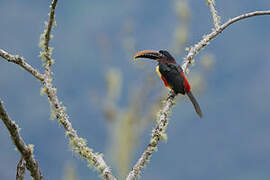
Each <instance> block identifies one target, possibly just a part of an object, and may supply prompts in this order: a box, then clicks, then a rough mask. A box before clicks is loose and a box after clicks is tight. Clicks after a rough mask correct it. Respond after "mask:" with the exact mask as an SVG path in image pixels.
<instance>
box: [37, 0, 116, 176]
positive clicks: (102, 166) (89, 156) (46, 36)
mask: <svg viewBox="0 0 270 180" xmlns="http://www.w3.org/2000/svg"><path fill="white" fill-rule="evenodd" d="M56 3H57V0H53V1H52V3H51V12H50V14H49V23H48V25H47V29H46V30H45V31H44V33H43V34H42V35H41V42H40V46H41V48H42V49H43V52H41V57H42V58H43V60H45V65H44V66H45V73H44V76H45V77H44V81H43V82H42V83H43V88H44V92H46V94H47V96H48V99H49V102H50V104H51V106H52V107H53V109H52V115H53V116H55V117H56V118H57V119H58V121H59V123H60V124H61V125H63V127H64V129H65V130H66V135H67V136H69V138H70V145H71V147H72V149H73V150H74V151H75V152H77V153H78V154H79V155H80V156H81V157H82V158H84V159H86V160H87V161H88V163H89V165H91V166H92V165H94V166H95V167H96V169H97V170H98V171H99V172H100V173H101V175H102V176H103V178H104V179H106V180H115V179H116V178H115V177H114V176H113V174H112V172H111V170H110V168H109V166H108V165H107V164H106V162H105V161H104V159H103V155H102V154H99V153H94V152H93V150H92V149H90V148H88V147H87V145H86V140H84V139H83V138H80V137H79V136H78V135H77V132H76V131H75V130H74V129H73V128H72V124H71V123H70V122H69V120H68V115H67V113H66V112H65V107H64V106H63V105H62V103H61V102H60V101H59V99H58V97H57V95H56V88H54V87H53V84H52V77H51V65H52V64H53V60H52V59H51V55H52V48H50V47H49V41H50V37H51V35H50V33H51V29H52V27H53V25H54V24H55V20H54V13H55V8H56Z"/></svg>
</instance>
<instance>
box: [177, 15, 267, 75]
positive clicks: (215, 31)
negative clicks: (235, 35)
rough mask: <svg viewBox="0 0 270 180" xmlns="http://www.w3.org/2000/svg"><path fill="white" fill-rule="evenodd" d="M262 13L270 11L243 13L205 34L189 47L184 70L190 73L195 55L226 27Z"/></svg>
mask: <svg viewBox="0 0 270 180" xmlns="http://www.w3.org/2000/svg"><path fill="white" fill-rule="evenodd" d="M261 15H270V11H255V12H251V13H247V14H242V15H240V16H237V17H235V18H233V19H230V20H228V21H227V22H225V23H224V24H223V25H221V26H220V27H219V28H218V29H213V31H212V32H211V33H209V34H207V35H205V36H203V39H202V40H201V41H200V42H198V43H197V44H195V45H194V46H192V47H190V48H189V52H188V54H187V56H186V57H185V58H184V61H183V64H182V69H183V70H184V72H186V73H188V66H189V65H190V64H192V63H193V61H194V56H195V55H196V54H197V53H198V52H199V51H200V50H201V49H202V48H204V47H205V46H206V45H208V44H209V42H210V41H211V40H212V39H213V38H215V37H216V36H217V35H218V34H220V33H221V32H222V31H223V30H224V29H226V28H227V27H228V26H229V25H231V24H233V23H235V22H237V21H239V20H242V19H246V18H249V17H253V16H261Z"/></svg>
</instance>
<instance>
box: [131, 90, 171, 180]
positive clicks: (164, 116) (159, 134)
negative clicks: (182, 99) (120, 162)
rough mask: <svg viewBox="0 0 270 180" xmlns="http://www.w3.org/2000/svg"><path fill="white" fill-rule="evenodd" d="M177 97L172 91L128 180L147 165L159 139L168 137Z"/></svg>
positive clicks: (133, 177)
mask: <svg viewBox="0 0 270 180" xmlns="http://www.w3.org/2000/svg"><path fill="white" fill-rule="evenodd" d="M175 97H176V94H175V93H174V92H172V91H170V93H169V95H168V98H167V100H166V102H165V104H164V107H163V108H162V110H161V112H160V116H159V117H158V119H157V121H158V124H157V126H156V128H155V129H154V130H153V133H152V137H151V139H150V143H149V144H148V145H147V148H146V150H145V151H144V152H143V154H142V155H141V157H140V159H139V160H138V161H137V163H136V164H135V165H134V167H133V168H132V170H131V171H130V173H129V174H128V176H127V178H126V180H133V179H135V178H136V177H137V176H138V175H139V174H140V172H141V171H142V168H144V167H145V164H146V163H147V162H149V161H150V157H151V155H152V153H153V151H156V150H157V146H158V143H159V141H160V140H162V139H166V134H165V130H166V127H167V125H168V123H169V119H168V115H169V112H170V111H171V108H172V106H173V105H174V99H175Z"/></svg>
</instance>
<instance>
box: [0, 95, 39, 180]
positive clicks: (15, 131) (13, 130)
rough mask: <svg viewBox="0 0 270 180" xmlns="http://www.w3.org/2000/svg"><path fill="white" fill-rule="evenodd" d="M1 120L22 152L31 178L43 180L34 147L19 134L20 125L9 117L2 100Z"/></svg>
mask: <svg viewBox="0 0 270 180" xmlns="http://www.w3.org/2000/svg"><path fill="white" fill-rule="evenodd" d="M0 118H1V119H2V121H3V123H4V124H5V126H6V127H7V129H8V131H9V133H10V136H11V139H12V140H13V143H14V145H15V146H16V148H17V149H18V150H19V151H20V153H21V155H22V157H23V158H24V160H25V162H26V168H27V169H28V170H29V171H30V173H31V176H32V177H33V179H35V180H43V176H42V174H41V171H40V169H39V166H38V163H37V161H36V160H35V159H34V155H33V147H32V146H31V145H29V146H27V145H26V144H25V143H24V141H23V139H22V137H21V136H20V133H19V127H18V125H17V124H16V123H15V122H14V121H12V120H11V119H10V117H9V116H8V114H7V112H6V110H5V108H4V105H3V102H2V101H1V99H0Z"/></svg>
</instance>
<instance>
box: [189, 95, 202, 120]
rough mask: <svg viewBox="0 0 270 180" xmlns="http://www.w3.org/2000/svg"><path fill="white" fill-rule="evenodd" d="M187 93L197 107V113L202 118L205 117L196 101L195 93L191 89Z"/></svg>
mask: <svg viewBox="0 0 270 180" xmlns="http://www.w3.org/2000/svg"><path fill="white" fill-rule="evenodd" d="M187 95H188V97H189V99H190V101H191V102H192V104H193V106H194V108H195V111H196V112H197V114H198V115H199V116H200V118H202V117H203V114H202V111H201V108H200V105H199V104H198V102H197V101H196V99H195V97H194V96H193V94H192V93H191V91H189V92H187Z"/></svg>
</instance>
